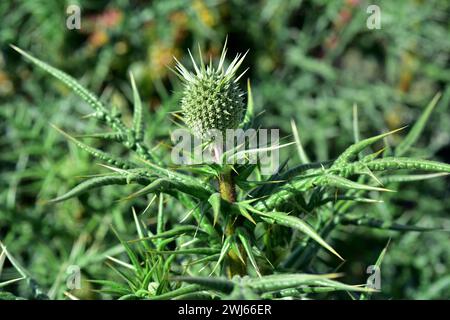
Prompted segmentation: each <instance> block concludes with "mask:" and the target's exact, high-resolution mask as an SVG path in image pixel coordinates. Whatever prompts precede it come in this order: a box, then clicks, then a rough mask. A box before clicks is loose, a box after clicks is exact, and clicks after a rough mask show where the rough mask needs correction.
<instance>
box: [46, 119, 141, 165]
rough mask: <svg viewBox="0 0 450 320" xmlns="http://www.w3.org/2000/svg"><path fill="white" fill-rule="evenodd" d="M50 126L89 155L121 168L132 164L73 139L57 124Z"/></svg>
mask: <svg viewBox="0 0 450 320" xmlns="http://www.w3.org/2000/svg"><path fill="white" fill-rule="evenodd" d="M51 126H52V127H53V128H54V129H56V130H57V131H58V132H59V133H61V134H62V135H63V136H65V137H66V138H67V139H69V140H71V141H72V142H74V143H75V144H76V145H77V146H78V147H79V148H80V149H82V150H84V151H86V152H88V153H90V154H91V155H93V156H94V157H96V158H98V159H100V160H103V161H106V162H107V163H109V164H112V165H115V166H117V167H119V168H122V169H129V168H131V167H132V166H133V165H132V164H131V163H129V162H128V161H123V160H122V159H118V158H115V157H113V156H111V155H109V154H107V153H106V152H103V151H101V150H98V149H95V148H93V147H91V146H88V145H87V144H84V143H83V142H81V141H79V140H77V139H75V138H74V137H72V136H71V135H69V134H68V133H66V132H64V131H63V130H61V129H60V128H58V127H57V126H55V125H53V124H51Z"/></svg>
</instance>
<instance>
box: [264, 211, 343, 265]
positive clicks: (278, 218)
mask: <svg viewBox="0 0 450 320" xmlns="http://www.w3.org/2000/svg"><path fill="white" fill-rule="evenodd" d="M257 213H258V214H260V215H261V216H263V217H266V218H268V219H269V220H273V221H275V222H276V223H278V224H281V225H283V226H286V227H290V228H293V229H297V230H299V231H300V232H302V233H304V234H306V235H307V236H309V237H311V238H312V239H314V240H315V241H316V242H317V243H319V244H320V245H321V246H322V247H324V248H325V249H327V250H328V251H330V252H331V253H333V254H334V255H335V256H337V257H338V258H339V259H341V260H344V259H343V258H342V257H341V256H340V255H339V254H338V253H337V252H336V250H334V249H333V248H332V247H331V246H330V245H329V244H328V243H326V241H325V240H323V239H322V237H321V236H320V235H319V234H318V233H317V232H316V231H315V230H314V229H313V228H312V227H311V226H310V225H309V224H307V223H306V222H304V221H303V220H301V219H299V218H297V217H293V216H289V215H287V214H285V213H282V212H270V213H266V212H260V211H258V212H257Z"/></svg>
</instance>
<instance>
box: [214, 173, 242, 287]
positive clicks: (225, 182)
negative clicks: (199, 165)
mask: <svg viewBox="0 0 450 320" xmlns="http://www.w3.org/2000/svg"><path fill="white" fill-rule="evenodd" d="M219 191H220V195H221V197H222V199H224V200H226V201H228V202H230V203H233V202H235V201H236V186H235V184H234V181H233V172H232V170H231V168H229V167H228V168H226V169H225V171H224V172H223V173H222V174H220V176H219ZM226 221H227V222H226V226H225V235H226V236H227V237H230V236H233V235H234V233H235V228H236V225H237V224H238V223H239V222H240V219H234V218H233V217H231V216H228V217H227V218H226ZM238 250H239V251H240V254H241V256H242V257H243V258H244V261H245V252H244V250H243V248H241V246H240V245H238ZM226 272H227V276H228V277H229V278H230V279H231V278H233V277H234V276H235V275H239V276H243V275H245V274H246V267H245V264H243V263H242V261H241V260H240V259H239V257H238V255H237V254H236V253H235V252H233V250H230V251H229V252H228V259H227V267H226Z"/></svg>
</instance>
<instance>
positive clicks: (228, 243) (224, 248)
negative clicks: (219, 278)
mask: <svg viewBox="0 0 450 320" xmlns="http://www.w3.org/2000/svg"><path fill="white" fill-rule="evenodd" d="M231 241H232V238H231V236H230V237H228V238H226V239H225V241H224V242H223V245H222V249H221V250H220V256H219V259H218V260H217V263H216V265H215V266H214V268H213V269H212V271H211V273H210V274H209V275H210V276H211V275H212V274H213V273H214V271H216V269H217V268H218V267H219V265H220V263H221V262H222V260H223V259H224V258H225V255H226V254H227V253H228V251H229V249H230V247H231Z"/></svg>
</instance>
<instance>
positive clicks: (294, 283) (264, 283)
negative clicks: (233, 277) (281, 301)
mask: <svg viewBox="0 0 450 320" xmlns="http://www.w3.org/2000/svg"><path fill="white" fill-rule="evenodd" d="M337 276H339V274H304V273H298V274H275V275H269V276H264V277H262V278H253V279H243V280H242V282H243V283H244V284H245V285H248V286H249V287H250V288H252V289H253V290H255V291H256V292H268V291H276V290H283V289H288V288H295V287H299V286H301V285H303V284H307V283H309V282H311V281H312V280H321V279H328V278H335V277H337Z"/></svg>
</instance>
